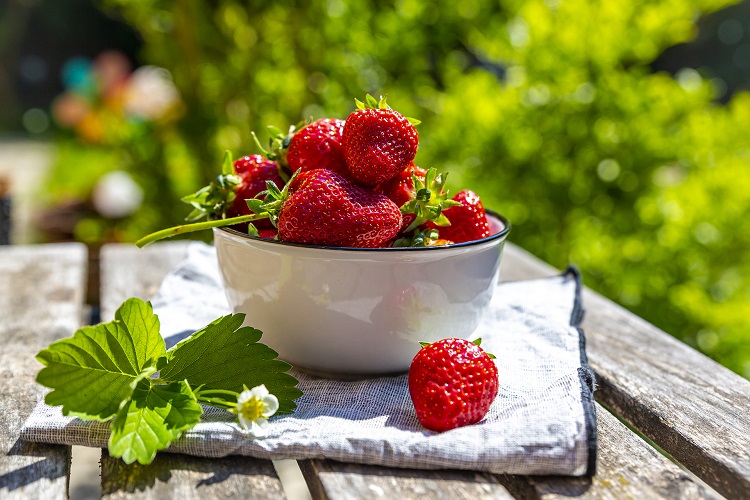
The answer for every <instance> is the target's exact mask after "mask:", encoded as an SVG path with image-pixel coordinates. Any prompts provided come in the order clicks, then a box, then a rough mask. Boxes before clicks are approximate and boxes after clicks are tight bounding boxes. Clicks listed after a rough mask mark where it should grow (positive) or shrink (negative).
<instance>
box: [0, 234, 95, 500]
mask: <svg viewBox="0 0 750 500" xmlns="http://www.w3.org/2000/svg"><path fill="white" fill-rule="evenodd" d="M85 280H86V247H85V246H84V245H80V244H75V243H71V244H58V245H44V246H10V247H0V318H2V322H0V345H2V349H0V449H2V451H3V454H2V457H0V497H2V498H67V496H68V478H69V474H70V447H69V446H57V445H46V444H39V443H29V442H25V441H21V440H19V439H18V434H19V431H20V428H21V425H23V422H24V421H25V420H26V418H27V417H28V416H29V414H30V413H31V411H32V410H33V408H34V405H35V404H36V401H37V397H39V396H40V395H41V394H43V393H44V389H43V388H42V387H40V386H39V385H37V384H36V382H35V378H36V374H37V372H38V371H39V369H40V368H41V365H40V364H39V362H37V361H36V359H35V358H34V355H35V354H36V353H37V352H39V350H41V349H42V348H44V347H46V346H47V345H48V344H50V343H51V342H53V341H55V340H57V339H60V338H63V337H67V336H70V335H71V334H72V333H73V332H74V331H75V330H76V329H77V328H78V327H80V326H81V319H82V314H83V310H82V309H83V297H84V294H85V288H84V284H85Z"/></svg>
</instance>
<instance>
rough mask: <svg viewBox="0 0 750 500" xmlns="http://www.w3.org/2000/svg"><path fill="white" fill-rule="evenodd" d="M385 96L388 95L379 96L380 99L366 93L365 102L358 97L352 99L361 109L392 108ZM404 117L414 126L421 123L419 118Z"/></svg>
mask: <svg viewBox="0 0 750 500" xmlns="http://www.w3.org/2000/svg"><path fill="white" fill-rule="evenodd" d="M387 98H388V96H380V100H377V99H375V98H374V97H373V96H371V95H370V94H367V95H366V96H365V102H362V101H360V100H359V99H354V103H355V104H356V105H357V109H363V110H364V109H393V108H391V107H390V106H389V105H388V103H387V102H386V99H387ZM404 118H406V119H407V120H409V123H411V124H412V125H414V126H417V125H419V124H420V123H422V122H421V121H420V120H417V119H416V118H409V117H408V116H405V117H404Z"/></svg>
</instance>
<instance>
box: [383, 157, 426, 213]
mask: <svg viewBox="0 0 750 500" xmlns="http://www.w3.org/2000/svg"><path fill="white" fill-rule="evenodd" d="M412 174H414V175H416V176H417V178H419V179H422V180H423V181H424V178H425V175H427V170H425V169H423V168H422V167H418V166H416V165H414V163H410V164H409V166H407V167H406V168H405V169H403V170H402V171H401V172H399V173H398V174H397V175H396V177H394V178H393V179H391V180H389V181H387V182H384V183H383V184H380V185H378V186H377V187H376V188H375V191H376V192H378V193H382V194H384V195H386V196H387V197H388V198H390V199H391V200H392V201H393V203H395V204H396V205H398V206H399V207H400V206H401V205H403V204H404V203H406V202H407V201H410V200H413V199H414V196H415V195H416V191H415V190H414V181H413V180H412Z"/></svg>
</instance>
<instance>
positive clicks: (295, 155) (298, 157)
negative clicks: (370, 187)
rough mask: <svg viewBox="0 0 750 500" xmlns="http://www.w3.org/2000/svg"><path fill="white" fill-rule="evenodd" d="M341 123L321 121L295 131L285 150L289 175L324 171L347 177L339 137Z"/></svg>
mask: <svg viewBox="0 0 750 500" xmlns="http://www.w3.org/2000/svg"><path fill="white" fill-rule="evenodd" d="M343 132H344V120H339V119H337V118H323V119H320V120H317V121H314V122H312V123H311V124H309V125H306V126H305V127H303V128H302V129H301V130H299V131H297V132H294V133H293V134H292V138H291V140H290V141H289V147H288V149H287V151H286V161H287V163H288V164H289V168H290V169H291V171H292V173H294V172H296V171H297V170H302V171H303V172H305V171H307V170H314V169H316V168H325V169H327V170H332V171H334V172H338V173H339V174H341V175H343V176H345V177H348V176H349V171H348V170H347V167H346V160H345V159H344V147H343V146H342V145H341V138H342V135H343Z"/></svg>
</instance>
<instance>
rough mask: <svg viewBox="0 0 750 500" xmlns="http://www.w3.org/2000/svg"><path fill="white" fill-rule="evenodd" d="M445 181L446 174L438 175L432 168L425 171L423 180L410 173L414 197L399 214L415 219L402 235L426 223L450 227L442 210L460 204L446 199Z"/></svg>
mask: <svg viewBox="0 0 750 500" xmlns="http://www.w3.org/2000/svg"><path fill="white" fill-rule="evenodd" d="M447 179H448V174H447V173H445V174H438V173H437V170H436V169H434V168H431V169H429V170H428V171H427V175H425V178H424V180H423V179H422V178H420V177H417V176H416V175H415V174H413V173H412V183H413V186H414V191H415V193H416V195H415V197H414V199H413V200H411V201H408V202H406V203H405V204H404V205H403V206H402V207H401V213H402V214H404V215H406V214H414V216H415V219H414V220H413V221H412V223H411V224H409V226H408V227H407V228H406V229H404V231H403V232H404V234H408V233H410V232H411V231H414V230H415V229H417V228H418V227H419V226H421V225H422V224H424V223H425V222H427V221H430V222H432V223H434V224H435V225H436V226H450V224H451V223H450V221H449V220H448V218H447V217H446V216H445V215H444V214H443V210H445V209H446V208H449V207H454V206H456V205H460V203H458V202H457V201H453V200H451V199H450V198H449V197H448V196H449V194H448V191H447V190H446V189H445V183H446V181H447Z"/></svg>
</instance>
